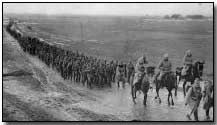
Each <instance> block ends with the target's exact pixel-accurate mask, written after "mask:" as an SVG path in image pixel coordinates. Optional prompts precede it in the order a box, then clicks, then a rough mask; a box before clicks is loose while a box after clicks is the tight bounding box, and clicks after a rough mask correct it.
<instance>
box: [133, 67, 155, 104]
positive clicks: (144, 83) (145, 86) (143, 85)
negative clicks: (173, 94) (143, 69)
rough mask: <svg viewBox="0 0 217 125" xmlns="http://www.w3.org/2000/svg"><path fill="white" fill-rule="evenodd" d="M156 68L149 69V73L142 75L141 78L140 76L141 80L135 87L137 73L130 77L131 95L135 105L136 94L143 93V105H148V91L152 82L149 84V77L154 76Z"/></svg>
mask: <svg viewBox="0 0 217 125" xmlns="http://www.w3.org/2000/svg"><path fill="white" fill-rule="evenodd" d="M154 68H155V67H147V73H142V74H140V76H139V77H140V79H139V81H138V83H136V84H135V85H133V80H134V75H135V73H132V75H131V76H130V84H131V94H132V99H133V102H134V103H136V101H135V99H136V92H137V91H142V92H143V95H144V99H143V104H144V105H146V101H147V94H148V90H149V87H150V82H149V78H148V77H150V76H153V72H154Z"/></svg>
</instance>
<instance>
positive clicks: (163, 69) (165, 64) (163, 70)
mask: <svg viewBox="0 0 217 125" xmlns="http://www.w3.org/2000/svg"><path fill="white" fill-rule="evenodd" d="M158 69H159V70H160V71H159V72H158V73H157V74H156V76H155V79H157V80H160V81H161V80H162V78H163V77H164V76H165V75H166V74H168V73H171V70H172V63H171V62H170V60H169V56H168V54H167V53H166V54H164V56H163V59H162V60H161V61H160V63H159V65H158Z"/></svg>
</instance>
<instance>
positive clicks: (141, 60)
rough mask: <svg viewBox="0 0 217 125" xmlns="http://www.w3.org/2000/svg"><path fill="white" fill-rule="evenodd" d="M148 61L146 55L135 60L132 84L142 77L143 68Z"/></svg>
mask: <svg viewBox="0 0 217 125" xmlns="http://www.w3.org/2000/svg"><path fill="white" fill-rule="evenodd" d="M147 64H148V61H147V59H146V56H145V55H143V56H142V57H140V58H139V59H138V60H137V63H136V66H135V76H134V80H133V85H135V84H137V83H138V82H139V81H140V80H141V79H143V77H141V76H144V75H143V74H144V73H145V69H146V67H147Z"/></svg>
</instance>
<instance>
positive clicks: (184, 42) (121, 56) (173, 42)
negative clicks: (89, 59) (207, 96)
mask: <svg viewBox="0 0 217 125" xmlns="http://www.w3.org/2000/svg"><path fill="white" fill-rule="evenodd" d="M18 19H20V20H21V21H22V22H25V23H24V24H26V25H31V27H32V30H33V31H35V32H37V34H38V35H39V36H41V37H43V38H44V39H46V40H47V41H49V42H50V43H54V44H58V45H59V46H63V47H64V48H68V49H73V50H79V51H81V52H84V53H86V54H87V55H88V54H90V55H95V56H98V57H101V58H108V59H116V60H123V61H128V60H129V59H131V60H133V61H135V60H136V59H137V58H138V57H139V56H141V55H143V53H146V54H147V56H148V60H149V62H150V63H151V65H157V64H158V62H159V60H160V58H161V56H162V55H163V53H166V52H167V53H169V56H170V59H171V60H172V63H173V68H175V67H177V66H180V65H181V61H182V58H183V56H184V53H185V51H186V50H187V49H191V50H192V53H193V56H194V59H195V60H200V59H202V60H205V61H206V64H205V69H204V72H205V73H206V74H208V75H211V76H212V75H213V21H211V20H162V19H158V20H157V19H148V20H147V19H144V18H142V17H112V16H107V17H106V16H104V17H103V16H62V17H60V16H59V17H58V16H42V15H40V16H39V15H37V16H19V17H18ZM81 27H82V29H83V30H82V31H83V37H82V35H81V34H82V33H81V32H82V31H81ZM25 30H26V29H25ZM82 38H83V40H84V41H85V42H81V40H82Z"/></svg>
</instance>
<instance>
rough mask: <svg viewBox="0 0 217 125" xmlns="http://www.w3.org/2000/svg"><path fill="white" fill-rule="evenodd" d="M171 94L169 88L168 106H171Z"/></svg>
mask: <svg viewBox="0 0 217 125" xmlns="http://www.w3.org/2000/svg"><path fill="white" fill-rule="evenodd" d="M170 95H171V92H170V91H169V90H168V97H167V101H168V106H170Z"/></svg>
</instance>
